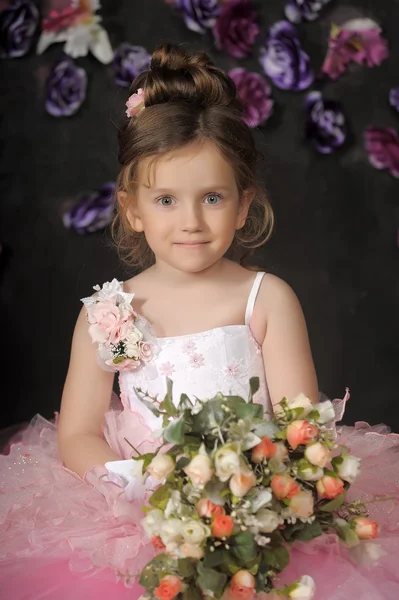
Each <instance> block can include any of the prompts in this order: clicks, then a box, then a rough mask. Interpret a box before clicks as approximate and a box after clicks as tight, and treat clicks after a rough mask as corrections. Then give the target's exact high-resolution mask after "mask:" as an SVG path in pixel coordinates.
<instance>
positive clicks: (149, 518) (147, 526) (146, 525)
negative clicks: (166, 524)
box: [141, 508, 165, 538]
mask: <svg viewBox="0 0 399 600" xmlns="http://www.w3.org/2000/svg"><path fill="white" fill-rule="evenodd" d="M164 520H165V519H164V515H163V512H162V510H160V509H159V508H154V509H153V510H151V511H150V512H149V513H147V515H146V516H145V517H144V519H142V521H141V524H142V525H143V529H144V531H145V533H146V535H147V537H150V538H151V537H153V536H154V535H158V534H159V530H160V528H161V524H162V523H163V521H164Z"/></svg>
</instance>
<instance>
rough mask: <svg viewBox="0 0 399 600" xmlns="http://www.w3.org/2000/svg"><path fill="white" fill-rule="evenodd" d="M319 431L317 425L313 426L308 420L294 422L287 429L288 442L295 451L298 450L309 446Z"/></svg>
mask: <svg viewBox="0 0 399 600" xmlns="http://www.w3.org/2000/svg"><path fill="white" fill-rule="evenodd" d="M318 432H319V430H318V428H317V427H316V425H312V424H311V423H309V421H306V419H300V420H297V421H293V422H292V423H290V425H288V427H287V441H288V443H289V445H290V446H291V448H292V449H293V450H296V449H297V448H298V446H300V445H302V444H303V445H306V444H309V442H310V441H311V440H313V439H314V438H315V437H316V436H317V434H318Z"/></svg>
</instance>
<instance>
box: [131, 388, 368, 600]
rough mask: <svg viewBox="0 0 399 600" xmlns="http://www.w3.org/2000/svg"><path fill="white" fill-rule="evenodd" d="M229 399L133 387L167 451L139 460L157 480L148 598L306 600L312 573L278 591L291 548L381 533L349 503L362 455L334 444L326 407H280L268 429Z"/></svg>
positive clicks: (250, 405)
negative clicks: (272, 599)
mask: <svg viewBox="0 0 399 600" xmlns="http://www.w3.org/2000/svg"><path fill="white" fill-rule="evenodd" d="M258 385H259V382H258V380H257V379H256V378H254V379H252V380H251V382H250V395H249V398H248V400H247V401H246V400H244V399H243V398H241V397H238V396H225V395H223V394H221V393H219V394H217V395H216V396H215V397H214V398H211V399H208V400H206V401H201V400H197V401H196V402H195V403H193V402H192V401H191V400H190V399H189V398H188V396H187V395H184V394H183V395H182V396H181V398H180V402H179V403H178V405H177V406H175V404H174V403H173V402H172V383H171V382H168V392H167V394H166V396H165V399H164V400H163V401H162V402H160V403H159V402H156V400H154V399H153V398H151V397H149V396H148V395H147V394H145V393H144V392H142V390H137V393H138V394H139V396H140V398H141V400H142V402H144V403H145V405H146V406H148V408H150V409H151V410H152V411H153V412H154V413H155V414H156V415H157V416H158V417H162V419H163V429H162V438H163V442H164V443H163V444H162V445H161V446H160V448H158V450H157V452H155V453H149V454H145V455H141V456H137V457H135V458H136V459H137V460H139V461H141V467H142V469H143V472H144V473H145V474H146V475H147V476H151V477H152V478H153V479H152V480H154V478H155V480H156V481H159V485H158V486H157V487H156V488H155V491H153V492H152V493H151V494H150V495H149V497H148V503H149V505H147V506H145V507H143V510H144V512H145V513H146V515H145V517H144V518H143V521H142V524H143V527H144V529H145V532H146V533H147V535H148V536H149V537H150V538H151V540H152V543H153V545H154V547H155V549H156V551H157V553H156V555H155V557H154V558H153V560H151V562H150V563H148V564H147V566H146V567H145V568H144V569H143V571H142V573H141V576H140V579H139V582H140V584H141V585H142V586H144V587H145V588H146V592H145V594H144V596H143V598H145V599H148V600H150V599H151V600H152V599H153V598H158V599H159V600H172V598H175V597H177V598H179V599H180V598H181V599H182V600H202V598H214V599H220V598H223V600H234V599H235V598H237V599H238V598H239V599H240V600H250V599H251V598H252V597H253V595H254V594H255V593H259V592H272V591H274V592H276V593H278V595H279V596H281V597H286V598H298V597H300V598H301V599H305V600H306V599H310V598H312V597H313V595H314V590H315V584H314V581H313V579H312V578H311V577H309V576H307V575H304V576H303V577H301V579H300V580H298V581H296V582H294V583H292V584H290V585H288V586H285V587H282V588H281V589H279V590H276V588H275V587H274V585H273V582H274V580H275V578H276V576H277V575H278V574H279V573H280V572H281V571H282V570H283V569H284V568H285V567H286V566H287V564H288V563H289V560H290V553H289V546H290V545H291V544H292V543H293V542H295V541H296V540H301V541H309V540H312V539H314V538H316V537H318V536H320V535H322V534H323V533H325V532H331V531H336V532H337V534H338V536H339V537H340V538H341V540H342V541H343V542H344V543H345V544H347V545H348V546H352V545H355V544H357V543H358V541H359V539H362V538H371V537H376V535H377V532H378V526H377V524H376V523H375V522H374V521H370V520H369V519H366V516H367V514H366V512H365V510H364V506H363V505H362V504H361V503H360V502H358V501H354V502H351V503H350V502H347V501H346V499H345V496H346V492H347V490H348V488H349V487H350V485H351V483H352V482H353V481H354V479H355V477H356V475H357V473H358V471H359V462H360V461H359V459H358V458H356V457H354V456H351V455H350V454H349V452H348V450H347V449H346V448H344V447H338V446H337V445H336V443H335V439H334V438H335V436H334V419H335V413H334V407H333V404H332V403H331V402H330V401H325V402H322V403H320V404H312V403H311V401H310V400H309V399H308V398H306V397H305V396H304V395H300V396H298V397H297V398H296V399H295V400H294V401H291V402H288V401H287V400H286V399H283V400H282V401H281V403H280V404H279V406H278V407H277V408H278V409H277V410H276V415H275V416H274V417H273V418H272V419H271V420H269V421H266V420H265V418H264V409H263V407H262V406H261V405H260V404H256V403H254V401H253V395H254V394H255V393H256V391H257V389H258Z"/></svg>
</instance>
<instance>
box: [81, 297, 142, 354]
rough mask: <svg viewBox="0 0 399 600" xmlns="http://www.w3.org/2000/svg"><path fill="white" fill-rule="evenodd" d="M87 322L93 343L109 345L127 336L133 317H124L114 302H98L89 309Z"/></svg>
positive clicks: (127, 315)
mask: <svg viewBox="0 0 399 600" xmlns="http://www.w3.org/2000/svg"><path fill="white" fill-rule="evenodd" d="M87 320H88V322H89V323H90V327H89V333H90V336H91V338H92V340H93V342H96V343H98V344H105V345H109V344H117V343H118V342H119V341H120V339H121V338H123V337H124V336H125V335H126V334H127V332H128V330H129V328H130V321H131V320H132V315H129V314H128V313H126V315H122V314H121V311H120V310H119V308H118V307H117V306H115V304H114V303H113V302H96V303H95V304H91V305H90V306H88V307H87Z"/></svg>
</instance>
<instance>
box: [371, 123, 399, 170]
mask: <svg viewBox="0 0 399 600" xmlns="http://www.w3.org/2000/svg"><path fill="white" fill-rule="evenodd" d="M364 144H365V147H366V150H367V152H368V155H369V161H370V164H372V165H373V167H375V168H376V169H387V170H388V171H389V172H390V173H391V175H393V176H394V177H399V135H398V133H397V131H395V129H393V128H392V127H388V128H387V129H380V128H378V127H368V128H367V129H366V131H365V132H364Z"/></svg>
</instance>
